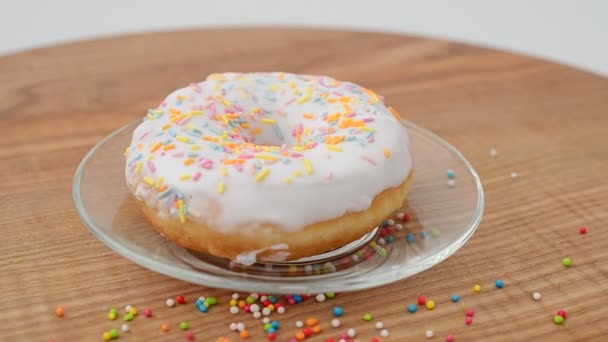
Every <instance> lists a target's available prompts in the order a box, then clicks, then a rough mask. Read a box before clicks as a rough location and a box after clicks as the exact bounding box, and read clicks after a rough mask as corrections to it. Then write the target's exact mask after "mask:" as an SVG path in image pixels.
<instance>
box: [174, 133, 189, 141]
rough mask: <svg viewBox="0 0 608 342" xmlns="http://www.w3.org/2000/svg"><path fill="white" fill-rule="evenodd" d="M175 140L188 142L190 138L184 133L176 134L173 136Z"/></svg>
mask: <svg viewBox="0 0 608 342" xmlns="http://www.w3.org/2000/svg"><path fill="white" fill-rule="evenodd" d="M175 139H176V140H178V141H181V142H185V143H187V142H190V138H188V137H187V136H184V135H178V136H176V137H175Z"/></svg>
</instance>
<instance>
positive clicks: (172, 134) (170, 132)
mask: <svg viewBox="0 0 608 342" xmlns="http://www.w3.org/2000/svg"><path fill="white" fill-rule="evenodd" d="M167 134H169V135H170V136H172V137H174V138H175V137H176V136H177V133H176V132H175V130H174V129H173V128H169V129H168V130H167Z"/></svg>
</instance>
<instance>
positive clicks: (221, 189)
mask: <svg viewBox="0 0 608 342" xmlns="http://www.w3.org/2000/svg"><path fill="white" fill-rule="evenodd" d="M224 191H226V184H224V183H220V184H218V185H217V192H219V193H220V194H223V193H224Z"/></svg>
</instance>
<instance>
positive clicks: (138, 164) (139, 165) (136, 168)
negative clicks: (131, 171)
mask: <svg viewBox="0 0 608 342" xmlns="http://www.w3.org/2000/svg"><path fill="white" fill-rule="evenodd" d="M141 166H142V164H141V162H138V163H137V165H135V173H139V171H141Z"/></svg>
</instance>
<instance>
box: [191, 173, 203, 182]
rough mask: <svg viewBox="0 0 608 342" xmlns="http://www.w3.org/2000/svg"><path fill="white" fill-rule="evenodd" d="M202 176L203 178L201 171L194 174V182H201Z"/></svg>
mask: <svg viewBox="0 0 608 342" xmlns="http://www.w3.org/2000/svg"><path fill="white" fill-rule="evenodd" d="M201 176H202V174H201V172H200V171H197V172H196V173H195V174H194V176H192V179H193V180H194V181H197V180H199V179H200V178H201Z"/></svg>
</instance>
